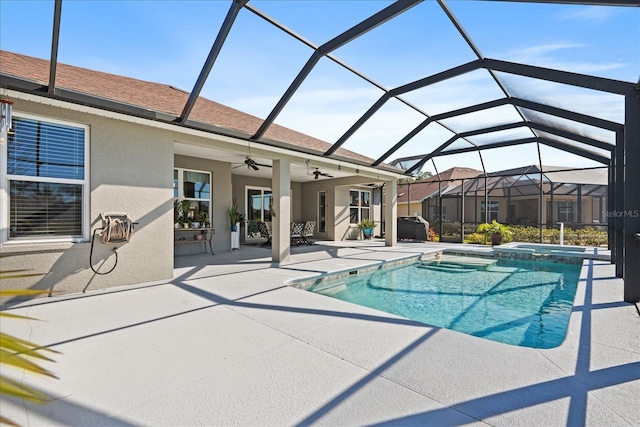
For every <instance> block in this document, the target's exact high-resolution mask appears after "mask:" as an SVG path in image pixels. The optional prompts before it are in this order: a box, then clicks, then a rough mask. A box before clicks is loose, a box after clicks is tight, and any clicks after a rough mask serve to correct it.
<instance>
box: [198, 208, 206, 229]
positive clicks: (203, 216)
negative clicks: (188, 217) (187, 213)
mask: <svg viewBox="0 0 640 427" xmlns="http://www.w3.org/2000/svg"><path fill="white" fill-rule="evenodd" d="M196 220H197V221H198V222H199V223H200V227H202V228H206V227H208V226H209V215H207V213H206V212H205V211H198V213H196Z"/></svg>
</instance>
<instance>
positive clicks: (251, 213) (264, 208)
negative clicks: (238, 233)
mask: <svg viewBox="0 0 640 427" xmlns="http://www.w3.org/2000/svg"><path fill="white" fill-rule="evenodd" d="M245 191H246V194H247V197H246V203H247V205H246V209H245V212H246V218H247V226H246V227H245V230H246V233H247V234H246V236H245V237H246V238H248V239H252V238H258V237H260V231H259V230H258V222H260V221H264V222H271V213H270V211H269V208H271V207H272V206H273V195H272V193H271V189H270V188H263V187H246V190H245Z"/></svg>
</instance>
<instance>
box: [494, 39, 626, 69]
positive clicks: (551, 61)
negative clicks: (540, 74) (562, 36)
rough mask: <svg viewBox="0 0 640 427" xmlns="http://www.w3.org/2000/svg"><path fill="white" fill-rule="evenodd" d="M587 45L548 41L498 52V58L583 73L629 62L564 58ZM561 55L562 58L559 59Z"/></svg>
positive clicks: (622, 66) (622, 65)
mask: <svg viewBox="0 0 640 427" xmlns="http://www.w3.org/2000/svg"><path fill="white" fill-rule="evenodd" d="M588 48H589V47H588V46H587V45H583V44H579V43H550V44H542V45H537V46H529V47H526V48H522V49H518V50H512V51H508V52H505V53H503V54H499V55H498V57H499V58H503V59H505V60H507V61H512V62H518V63H521V64H535V65H537V66H540V67H547V68H553V69H556V70H567V71H572V72H575V73H583V74H601V73H603V72H605V71H611V70H616V69H620V68H624V67H626V66H628V65H629V64H628V63H626V62H616V61H610V62H584V61H575V62H569V61H567V60H565V59H564V57H567V56H568V54H569V53H570V52H568V51H571V50H582V52H580V53H583V52H584V51H585V49H588ZM560 56H562V57H563V59H559V57H560Z"/></svg>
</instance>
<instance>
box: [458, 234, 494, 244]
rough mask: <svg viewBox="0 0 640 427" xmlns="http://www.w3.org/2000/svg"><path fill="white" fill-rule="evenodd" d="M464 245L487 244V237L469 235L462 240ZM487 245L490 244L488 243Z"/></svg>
mask: <svg viewBox="0 0 640 427" xmlns="http://www.w3.org/2000/svg"><path fill="white" fill-rule="evenodd" d="M464 242H465V243H471V244H476V245H486V244H487V236H486V235H484V234H482V233H471V234H469V235H467V236H465V238H464ZM488 243H491V241H489V242H488Z"/></svg>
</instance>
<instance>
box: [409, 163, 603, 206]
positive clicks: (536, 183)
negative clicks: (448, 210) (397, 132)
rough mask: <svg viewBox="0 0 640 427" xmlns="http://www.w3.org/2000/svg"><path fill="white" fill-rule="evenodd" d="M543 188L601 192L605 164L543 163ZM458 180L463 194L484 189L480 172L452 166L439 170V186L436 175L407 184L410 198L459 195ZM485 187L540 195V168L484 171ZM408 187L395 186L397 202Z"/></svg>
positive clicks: (504, 192) (559, 192) (498, 191)
mask: <svg viewBox="0 0 640 427" xmlns="http://www.w3.org/2000/svg"><path fill="white" fill-rule="evenodd" d="M542 173H543V175H544V185H543V191H544V192H545V193H548V192H550V191H551V184H570V185H562V186H554V189H553V191H554V194H557V195H562V194H575V192H576V188H575V185H576V184H580V185H583V186H584V188H583V194H591V195H601V193H604V189H602V188H598V187H601V186H606V185H607V184H608V170H607V168H606V167H603V168H598V169H576V170H568V169H567V168H566V167H562V166H545V167H544V169H543V172H542ZM462 179H464V180H465V185H464V191H465V194H467V193H473V192H474V191H479V192H484V188H485V179H484V174H483V172H482V171H479V170H476V169H471V168H459V167H454V168H451V169H447V170H446V171H444V172H441V173H440V180H441V181H442V184H441V186H440V187H439V186H438V181H439V180H438V176H431V177H429V178H427V179H425V180H423V181H419V182H414V183H411V201H412V202H422V201H423V200H425V199H428V198H430V197H435V196H437V195H438V192H439V191H441V193H442V194H443V195H445V194H449V195H459V194H460V192H461V183H462ZM486 187H487V188H488V189H489V195H490V196H494V197H499V196H507V190H506V189H507V187H509V188H510V191H509V193H510V194H511V195H512V196H521V195H538V194H540V168H539V167H538V166H537V165H532V166H524V167H520V168H515V169H507V170H503V171H498V172H492V173H488V174H487V181H486ZM408 199H409V188H408V186H407V185H401V186H400V185H399V186H398V203H407V201H408Z"/></svg>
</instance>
